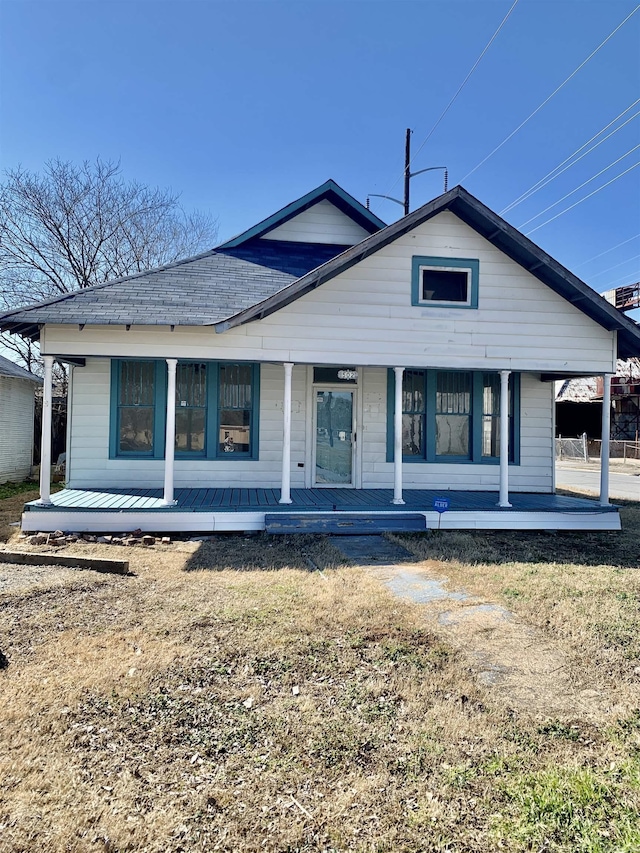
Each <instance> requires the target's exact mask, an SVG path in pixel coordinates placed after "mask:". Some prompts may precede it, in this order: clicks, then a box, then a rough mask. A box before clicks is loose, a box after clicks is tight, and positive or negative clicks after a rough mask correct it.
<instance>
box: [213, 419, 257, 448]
mask: <svg viewBox="0 0 640 853" xmlns="http://www.w3.org/2000/svg"><path fill="white" fill-rule="evenodd" d="M250 451H251V411H250V410H249V409H221V410H220V436H219V452H220V453H221V454H222V453H249V452H250Z"/></svg>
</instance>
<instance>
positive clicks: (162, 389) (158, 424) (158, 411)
mask: <svg viewBox="0 0 640 853" xmlns="http://www.w3.org/2000/svg"><path fill="white" fill-rule="evenodd" d="M123 361H151V359H144V358H123V359H120V358H118V359H115V358H114V359H112V360H111V399H110V404H109V459H164V434H165V421H166V417H167V408H166V404H165V405H164V406H163V405H162V402H161V401H162V400H163V399H164V400H165V401H166V398H167V370H166V367H167V364H166V362H164V361H154V362H153V363H154V364H155V372H154V398H153V445H152V449H151V451H150V452H149V453H143V452H139V451H125V450H120V449H119V447H118V436H119V435H120V407H119V401H120V364H121V363H122V362H123ZM158 436H162V440H161V441H159V440H158Z"/></svg>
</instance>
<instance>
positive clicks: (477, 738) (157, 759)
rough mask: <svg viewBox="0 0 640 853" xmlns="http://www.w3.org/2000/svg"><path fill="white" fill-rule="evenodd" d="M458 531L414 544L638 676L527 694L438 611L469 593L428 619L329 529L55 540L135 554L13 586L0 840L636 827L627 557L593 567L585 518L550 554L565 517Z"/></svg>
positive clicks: (182, 840)
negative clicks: (545, 698) (555, 704)
mask: <svg viewBox="0 0 640 853" xmlns="http://www.w3.org/2000/svg"><path fill="white" fill-rule="evenodd" d="M458 535H459V534H453V538H451V537H448V536H444V535H443V536H442V537H440V538H437V537H436V538H433V537H429V536H424V537H416V538H411V537H408V538H407V537H405V538H404V542H405V544H406V545H407V547H411V548H412V550H413V552H414V554H415V556H416V559H418V560H419V561H427V562H426V563H425V564H424V565H425V566H426V565H427V564H428V565H430V566H431V571H432V573H433V575H434V576H435V575H437V573H438V572H439V571H440V570H441V569H442V573H443V574H442V575H441V576H444V577H446V578H448V579H449V588H450V589H451V590H453V591H456V590H457V591H460V590H466V591H467V592H469V593H471V594H472V595H475V596H476V597H477V598H478V599H479V600H480V601H481V602H487V601H491V602H497V603H498V604H500V605H501V606H504V608H505V610H507V609H508V610H510V611H511V612H514V613H515V614H516V615H517V617H518V619H519V620H521V623H522V625H523V626H524V627H525V628H526V627H527V626H529V627H531V628H535V630H536V636H542V637H543V638H544V641H545V642H546V643H549V644H550V645H554V646H557V647H558V648H559V649H560V650H561V652H562V654H563V655H564V656H565V657H566V658H567V659H568V660H569V661H570V666H571V667H582V677H583V678H584V679H586V680H590V681H592V682H593V683H596V684H597V687H598V689H602V690H603V691H605V692H606V693H607V695H608V696H609V697H610V705H613V704H614V701H613V698H612V697H614V696H617V695H618V694H616V690H618V689H623V690H624V691H625V692H624V693H623V695H622V700H621V701H618V699H616V703H615V708H616V710H615V712H612V711H610V710H607V709H605V710H603V712H602V713H601V714H600V715H599V714H598V713H597V709H596V711H595V712H594V714H593V716H592V715H590V714H585V713H584V712H583V710H582V709H581V708H580V707H579V706H577V705H576V706H574V707H569V708H567V709H566V713H565V712H564V711H562V712H556V709H555V708H552V709H551V710H550V712H549V713H548V714H546V715H545V716H542V715H541V714H540V713H539V709H538V708H533V709H532V708H527V707H525V706H524V705H523V704H521V703H520V702H516V701H512V698H511V697H513V695H515V692H514V691H515V690H516V687H515V686H513V685H512V687H511V688H510V690H511V694H510V695H509V693H508V692H504V691H502V690H501V689H500V686H499V685H498V686H497V687H496V685H495V684H490V683H488V680H487V681H486V682H483V681H482V679H480V680H479V679H478V673H479V672H482V671H490V668H488V667H487V665H486V662H485V661H483V660H478V659H474V655H473V649H471V648H470V647H469V645H468V644H465V642H462V641H461V642H457V641H456V639H455V636H454V635H453V634H451V633H448V632H449V631H452V630H453V629H454V628H455V626H456V624H458V625H459V626H462V625H463V624H464V623H465V620H464V618H463V614H464V613H465V607H467V605H469V602H468V601H464V600H460V602H459V604H460V607H459V608H458V606H457V604H456V603H455V599H454V602H453V603H452V602H451V601H446V602H445V601H443V602H441V604H442V609H440V605H438V608H436V609H435V610H434V611H433V613H434V618H432V619H431V621H429V622H425V619H424V611H423V610H422V609H421V608H420V607H415V606H413V605H409V604H407V603H404V602H402V601H398V600H397V599H395V598H394V597H393V596H392V595H391V593H390V592H389V591H388V590H386V589H385V588H384V586H383V585H382V584H381V583H380V582H379V580H377V579H376V578H374V577H372V576H371V575H370V574H368V573H367V572H366V571H364V570H363V569H362V568H359V567H344V566H343V567H339V565H338V564H339V562H340V561H339V558H337V557H336V553H335V552H334V551H332V549H331V547H330V546H329V545H328V544H327V540H326V539H324V538H322V537H305V538H304V539H298V538H297V537H292V538H291V539H286V538H284V537H283V538H280V537H273V538H269V537H265V536H257V537H252V536H248V537H243V536H235V535H234V536H232V535H229V536H221V537H217V538H216V539H215V540H212V541H211V542H179V543H172V544H171V545H168V546H156V547H154V548H149V549H142V548H124V547H120V546H105V545H87V544H84V545H80V544H76V545H73V546H69V548H67V549H65V550H64V551H63V553H70V552H72V551H73V552H75V553H83V554H88V555H96V556H103V557H116V558H117V557H120V556H122V557H124V558H126V559H129V560H130V563H131V570H132V574H131V575H130V576H126V577H125V576H118V575H94V574H93V573H89V572H84V571H82V572H73V573H72V574H71V575H69V576H68V577H65V578H61V579H59V581H57V582H56V583H55V585H52V584H49V585H48V586H47V585H46V583H44V584H43V583H41V582H40V581H38V585H37V586H36V587H35V588H34V587H32V588H31V589H30V590H28V591H23V592H20V593H19V594H15V593H13V592H11V591H9V590H8V589H7V590H5V592H4V593H3V594H1V595H0V648H2V649H3V651H4V652H6V653H7V657H8V659H9V666H8V668H7V669H6V670H4V671H3V672H0V784H2V790H3V798H2V803H0V851H2V853H18V851H20V853H23V851H27V850H28V851H31V850H38V851H43V853H62V851H64V853H87V851H100V853H105V851H109V853H115V852H116V851H147V853H186V851H189V853H191V851H198V850H224V851H258V850H268V851H274V853H275V851H278V852H279V853H282V851H285V850H288V851H301V853H302V851H318V853H319V852H320V851H325V853H326V851H328V850H335V851H376V853H383V851H407V853H408V851H415V850H429V851H456V853H480V851H482V853H486V851H487V850H503V851H507V853H509V851H511V853H516V851H525V850H545V853H573V851H575V850H578V849H583V850H593V851H596V850H597V851H599V852H600V853H614V851H616V853H619V851H625V853H632V851H635V850H637V849H640V829H639V827H640V821H639V820H638V818H639V815H640V786H639V785H638V779H639V778H640V711H638V710H637V709H638V708H640V702H639V701H638V698H639V697H638V685H637V683H636V682H635V681H634V676H633V675H632V673H631V674H628V677H626V678H623V679H620V676H619V673H620V672H621V671H625V672H626V670H627V668H628V667H629V666H630V665H631V664H632V661H633V655H634V654H635V652H636V645H634V643H635V640H634V639H633V637H634V634H633V632H634V631H635V636H639V635H640V631H638V628H639V627H640V625H639V621H640V620H639V618H638V601H640V598H639V597H638V593H639V592H640V590H638V588H637V587H636V586H634V585H633V583H632V582H631V580H630V579H632V578H637V577H638V573H637V572H636V571H633V570H629V569H627V568H624V567H623V566H622V565H621V564H622V563H623V562H624V560H625V558H624V557H620V556H619V557H618V559H617V561H616V562H613V560H612V555H613V553H614V552H615V543H616V542H617V543H620V539H617V540H616V539H615V538H612V539H611V540H610V541H611V545H610V546H608V545H607V544H606V542H605V540H604V539H603V541H602V542H600V544H599V546H598V547H599V549H600V550H599V551H597V552H596V551H594V548H593V547H591V546H593V545H596V543H595V542H592V543H587V544H586V545H585V546H584V548H583V551H584V554H585V556H589V558H590V560H591V562H589V563H580V564H578V563H577V560H576V559H575V558H574V560H573V562H570V561H569V559H568V554H569V551H570V550H573V552H574V554H577V553H578V552H579V550H580V547H581V546H578V543H577V542H576V541H574V540H572V543H573V544H572V545H571V548H568V546H567V548H563V549H560V548H558V552H559V553H560V551H561V552H562V554H563V555H564V556H563V559H561V560H558V561H555V562H554V561H553V559H554V558H553V555H552V554H551V552H550V547H551V546H550V547H549V549H548V553H547V561H546V562H545V556H544V547H543V546H544V542H545V541H549V542H550V543H553V542H556V543H558V540H556V539H555V537H546V538H544V537H543V538H542V539H541V540H540V541H539V542H536V543H533V542H530V543H529V545H530V546H531V547H530V549H529V557H530V559H529V561H527V559H526V557H525V551H526V548H525V544H524V543H523V537H522V536H521V535H520V534H516V535H514V536H512V537H511V545H508V541H509V537H505V538H503V539H501V540H500V544H498V542H497V540H493V539H492V538H491V536H487V537H486V539H487V541H486V542H483V541H482V540H481V539H480V538H477V539H476V538H474V537H473V536H471V539H468V538H466V537H463V538H462V539H459V538H457V537H458ZM525 538H526V537H525ZM607 541H609V540H607ZM534 545H535V547H534ZM23 547H27V546H23ZM626 547H627V546H625V548H626ZM419 548H420V549H425V550H423V551H420V553H418V549H419ZM607 548H609V550H608V551H607ZM31 550H33V551H34V552H35V551H37V549H36V548H33V549H31ZM632 551H633V543H632V542H631V540H629V542H628V550H625V552H624V553H629V554H631V553H632ZM596 553H599V554H601V555H604V554H605V553H606V554H609V557H608V558H607V560H604V561H603V562H602V563H601V564H599V565H596V562H595V554H596ZM490 554H491V555H492V556H490ZM463 555H466V556H463ZM470 555H475V557H476V560H475V561H473V560H472V559H470ZM516 558H517V559H516ZM550 560H551V561H552V562H549V561H550ZM428 561H432V562H431V563H429V562H428ZM315 566H319V567H321V568H323V569H324V572H323V573H320V572H318V571H316V570H314V567H315ZM332 567H333V568H332ZM423 568H424V567H423ZM554 598H555V601H556V609H557V611H558V612H557V613H556V614H555V615H554V607H553V599H554ZM470 606H476V603H473V604H472V605H470ZM634 608H635V610H634ZM469 612H470V611H469ZM476 615H477V617H478V618H477V621H476V623H475V625H474V628H473V634H475V635H477V636H481V635H482V634H483V632H484V633H485V634H486V635H487V636H488V641H490V640H491V633H492V631H493V630H494V627H495V626H492V625H491V624H489V623H484V622H483V621H482V619H481V618H480V616H479V614H476ZM469 625H470V622H469V621H467V623H466V628H465V630H466V629H467V628H468V626H469ZM605 629H606V631H609V632H610V633H609V634H606V631H605ZM603 632H604V633H603ZM611 632H613V633H611ZM605 637H608V640H605ZM598 640H599V642H600V646H601V651H600V653H599V654H600V657H598V655H596V656H595V657H594V656H593V655H592V654H590V652H591V649H592V648H593V646H594V645H597V641H598ZM511 642H512V643H513V645H514V654H517V651H518V649H517V648H515V647H519V646H522V645H524V643H525V642H526V636H523V635H519V636H516V637H513V638H512V641H511ZM581 644H582V645H585V644H586V647H588V650H589V654H587V653H585V649H581ZM505 648H506V646H505V644H503V646H502V652H504V649H505ZM629 655H630V656H631V657H629ZM605 661H607V662H608V664H609V674H608V676H607V675H606V673H605V666H604V662H605ZM572 671H573V670H572ZM538 679H539V673H536V672H533V671H532V673H531V681H533V682H534V683H535V682H536V681H537V680H538ZM620 681H622V682H623V684H622V688H620V687H619V683H620ZM617 685H618V686H617ZM532 710H533V713H532Z"/></svg>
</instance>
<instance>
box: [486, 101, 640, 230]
mask: <svg viewBox="0 0 640 853" xmlns="http://www.w3.org/2000/svg"><path fill="white" fill-rule="evenodd" d="M639 103H640V98H638V100H637V101H635V102H634V103H633V104H631V106H630V107H627V108H626V110H623V111H622V112H621V113H620V115H618V116H616V117H615V118H614V119H613V121H610V122H609V124H608V125H606V127H603V128H602V130H599V131H598V132H597V133H596V134H594V136H592V137H591V139H589V140H588V141H587V142H585V143H584V145H581V146H580V148H577V149H576V150H575V151H574V152H573V154H570V155H569V157H567V158H566V160H563V161H562V163H560V164H559V165H557V166H556V167H555V169H552V170H551V171H550V172H547V174H546V175H545V176H544V178H540V180H539V181H538V182H537V183H536V184H534V185H533V186H532V187H530V188H529V189H528V190H527V191H526V192H524V193H522V195H520V196H518V198H517V199H516V200H515V201H512V202H511V204H508V205H507V206H506V207H505V208H503V209H502V210H501V211H500V216H504V215H505V213H508V212H509V211H510V210H513V208H514V207H517V206H518V205H519V204H522V202H523V201H525V200H526V199H528V198H531V196H532V195H534V194H535V193H537V192H538V190H541V189H542V188H543V187H546V186H547V184H550V183H551V181H553V180H555V179H556V178H557V177H558V176H559V175H561V174H562V173H563V172H566V171H567V169H570V168H571V166H575V164H576V163H578V162H579V161H580V160H582V158H583V157H586V156H587V154H590V153H591V152H592V151H595V149H596V148H597V147H598V146H599V145H602V143H603V142H606V140H607V139H609V138H610V137H612V136H613V135H614V134H615V133H617V132H618V131H619V130H622V128H623V127H625V126H626V125H627V124H629V122H630V121H633V119H634V118H637V117H638V116H639V115H640V110H638V112H637V113H634V114H633V115H632V116H631V118H628V119H627V120H626V121H625V122H623V123H622V124H621V125H620V126H619V127H616V129H615V130H612V131H611V133H608V134H607V135H606V136H604V137H603V138H602V139H601V140H600V141H599V142H596V144H595V145H593V146H592V147H591V148H589V149H588V150H587V151H585V152H584V153H583V154H580V152H581V151H582V149H583V148H586V147H587V145H590V144H591V143H592V142H593V140H594V139H597V138H598V137H599V136H600V134H601V133H604V132H605V130H608V129H609V128H610V127H611V125H612V124H615V122H617V121H618V119H620V118H622V116H623V115H624V114H625V113H628V112H629V110H631V109H633V107H635V106H636V104H639ZM576 154H580V156H579V157H578V158H577V159H575V160H574V161H573V163H570V162H569V161H570V160H572V159H573V158H574V157H575V156H576ZM565 163H567V164H568V165H567V166H565V168H564V169H563V168H562V167H563V166H564V165H565ZM558 170H560V171H558ZM554 172H555V174H554Z"/></svg>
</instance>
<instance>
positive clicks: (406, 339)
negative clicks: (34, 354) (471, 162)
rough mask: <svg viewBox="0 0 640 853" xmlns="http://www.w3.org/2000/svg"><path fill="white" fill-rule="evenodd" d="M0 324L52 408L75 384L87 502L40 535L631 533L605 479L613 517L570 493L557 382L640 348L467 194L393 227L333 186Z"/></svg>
mask: <svg viewBox="0 0 640 853" xmlns="http://www.w3.org/2000/svg"><path fill="white" fill-rule="evenodd" d="M0 327H1V328H2V329H4V330H9V331H11V332H14V333H16V334H20V335H23V336H25V337H28V338H30V339H32V340H39V341H40V346H41V350H42V353H43V354H44V362H45V372H46V381H45V397H46V396H47V394H50V393H51V380H50V376H51V370H52V365H53V361H54V360H55V359H57V360H59V361H61V362H63V363H65V364H67V365H69V366H70V368H71V371H70V380H69V401H70V402H69V427H68V435H69V438H68V446H67V488H66V489H65V490H63V491H62V492H60V493H58V494H56V495H53V496H51V495H50V494H49V490H48V482H44V481H43V482H42V484H41V492H42V494H41V499H40V501H38V502H36V503H32V504H29V505H27V507H26V508H25V513H24V516H23V527H24V529H25V530H52V529H57V528H61V529H66V530H94V531H98V530H102V531H105V530H111V531H118V530H120V531H121V530H126V529H134V528H141V529H143V530H154V531H160V530H209V531H211V530H238V529H239V530H261V529H267V530H268V531H273V532H277V531H280V532H282V531H287V530H298V529H305V530H309V529H335V530H339V531H340V532H354V531H356V530H360V529H386V530H391V529H424V528H425V526H433V525H434V524H438V523H441V525H442V527H443V528H444V527H452V528H456V527H460V528H462V527H466V528H474V527H485V528H517V529H527V528H543V529H549V528H552V529H559V528H564V529H616V528H618V527H619V518H618V513H617V510H616V508H615V507H612V506H610V504H609V500H608V492H607V482H608V479H607V476H608V475H607V471H606V462H605V466H604V470H603V477H602V490H601V495H600V500H599V502H595V501H587V500H579V499H572V498H568V497H563V496H558V495H556V494H555V483H554V382H555V381H556V380H558V379H564V378H567V377H570V376H578V375H582V376H584V375H599V376H603V377H604V379H603V388H604V393H605V394H607V393H608V390H609V381H608V378H609V376H610V375H611V374H612V373H614V372H615V365H616V358H617V357H620V358H628V357H631V356H635V355H638V354H640V331H639V330H638V328H637V327H636V326H635V324H634V323H632V321H630V320H629V319H628V318H627V317H625V316H624V315H622V314H620V313H619V312H618V311H616V309H615V308H614V307H613V306H611V305H609V304H608V303H607V302H606V301H605V300H604V299H602V298H601V297H600V296H598V295H597V294H596V293H595V292H594V291H593V290H592V289H591V288H589V287H588V286H587V285H586V284H584V283H583V282H582V281H580V280H579V279H578V278H576V277H575V276H574V275H572V274H571V273H570V272H569V271H568V270H567V269H565V268H564V267H562V266H561V265H560V264H559V263H558V262H557V261H555V260H554V259H553V258H551V257H550V256H549V255H547V254H546V253H545V252H543V251H542V250H541V249H540V248H538V247H537V246H536V245H535V244H534V243H532V242H531V241H530V240H528V239H527V238H526V237H524V236H523V235H522V234H520V233H519V232H518V231H516V230H515V229H514V228H513V227H512V226H510V225H509V224H508V223H507V222H505V221H504V220H502V219H501V218H500V217H499V216H497V215H496V214H495V213H493V212H492V211H491V210H489V209H488V208H487V207H486V206H484V205H483V204H482V203H481V202H480V201H478V200H477V199H476V198H474V197H473V196H472V195H470V194H469V193H468V192H467V191H466V190H465V189H463V188H462V187H459V186H458V187H455V188H454V189H452V190H450V191H448V192H446V193H444V194H443V195H441V196H439V197H438V198H436V199H434V200H433V201H431V202H430V203H428V204H426V205H424V206H423V207H421V208H419V209H418V210H416V211H414V212H413V213H410V214H409V215H408V216H405V217H404V218H402V219H400V220H399V221H397V222H395V223H393V224H392V225H388V226H385V225H384V223H383V222H382V221H381V220H380V219H378V218H377V217H376V216H374V215H373V213H372V212H371V211H369V210H368V209H367V208H365V207H364V206H363V205H361V204H360V203H359V202H358V201H356V199H354V198H353V197H352V196H350V195H349V194H348V193H346V192H345V191H344V190H343V189H341V188H340V187H339V186H338V185H337V184H336V183H334V182H333V181H327V182H326V183H325V184H323V185H322V186H320V187H318V188H316V189H315V190H312V191H311V192H309V193H308V194H307V195H305V196H303V197H302V198H300V199H298V200H297V201H295V202H292V203H291V204H289V205H288V206H287V207H285V208H283V209H282V210H280V211H278V212H277V213H275V214H273V215H272V216H270V217H269V218H267V219H265V220H264V221H262V222H260V223H258V224H257V225H255V226H253V227H251V228H249V229H248V230H247V231H245V232H243V233H242V234H239V235H238V236H237V237H234V238H233V239H231V240H228V241H227V242H225V243H222V244H221V245H219V246H217V247H216V248H215V249H214V250H211V251H209V252H205V253H204V254H201V255H198V256H197V257H193V258H188V259H186V260H184V261H181V262H178V263H173V264H170V265H167V266H165V267H162V268H160V269H157V270H153V271H151V272H148V273H143V274H139V275H135V276H131V277H129V278H127V279H122V280H117V281H113V282H110V283H107V284H102V285H98V286H96V287H93V288H88V289H86V290H82V291H79V292H75V293H72V294H68V295H65V296H63V297H60V298H58V299H53V300H50V301H48V302H43V303H41V304H38V305H33V306H27V307H25V308H22V309H19V310H16V311H12V312H10V313H8V314H5V315H3V316H2V317H0ZM604 411H605V416H604V417H603V435H604V434H605V433H606V434H607V436H608V423H607V422H606V411H607V410H606V408H605V410H604ZM47 441H48V439H47V430H46V428H45V430H44V438H43V458H44V457H47V454H48V453H49V447H48V444H47ZM437 510H446V511H445V512H443V513H442V515H441V517H439V513H438V511H437Z"/></svg>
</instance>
